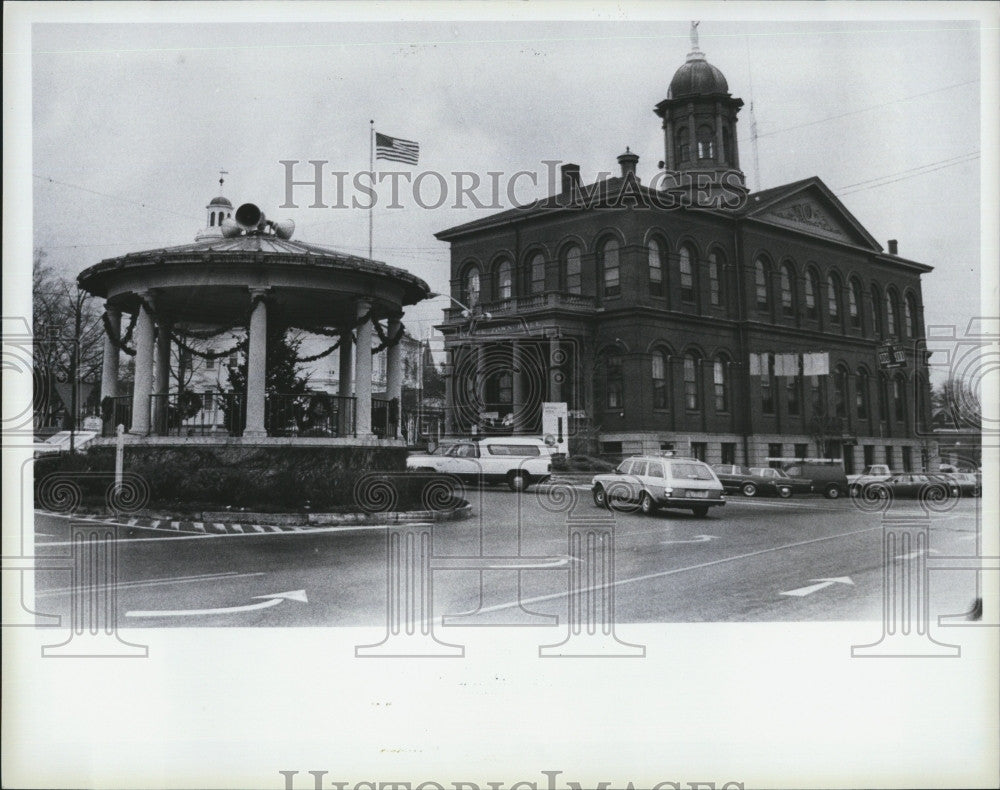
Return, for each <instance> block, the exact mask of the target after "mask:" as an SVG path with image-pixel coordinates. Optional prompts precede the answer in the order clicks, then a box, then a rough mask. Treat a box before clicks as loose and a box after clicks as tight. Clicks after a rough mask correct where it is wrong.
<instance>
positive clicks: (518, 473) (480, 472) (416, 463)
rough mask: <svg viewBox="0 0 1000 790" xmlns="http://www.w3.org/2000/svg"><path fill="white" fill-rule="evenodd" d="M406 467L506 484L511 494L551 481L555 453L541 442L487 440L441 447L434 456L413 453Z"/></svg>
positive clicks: (509, 438)
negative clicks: (553, 454)
mask: <svg viewBox="0 0 1000 790" xmlns="http://www.w3.org/2000/svg"><path fill="white" fill-rule="evenodd" d="M406 468H407V469H411V470H418V471H427V472H430V471H433V472H444V473H446V474H451V475H455V476H456V477H458V478H459V479H460V480H462V481H463V482H468V483H473V484H478V483H507V485H508V486H509V487H510V490H511V491H524V490H525V489H527V488H528V486H530V485H532V484H533V483H541V482H544V481H545V480H548V478H549V476H550V475H551V474H552V453H551V449H550V448H549V447H548V446H547V445H546V444H545V442H544V441H542V440H541V439H532V438H528V437H520V436H504V437H488V438H481V439H470V440H468V441H457V442H452V443H448V444H442V445H441V446H440V447H438V448H437V449H435V450H434V452H432V453H413V454H411V455H410V456H409V457H408V458H407V459H406Z"/></svg>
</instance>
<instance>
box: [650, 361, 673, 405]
mask: <svg viewBox="0 0 1000 790" xmlns="http://www.w3.org/2000/svg"><path fill="white" fill-rule="evenodd" d="M669 369H670V361H669V358H668V355H667V352H666V351H663V350H656V351H654V352H653V371H652V372H653V408H654V409H668V408H670V398H669V392H670V389H669V379H668V371H669Z"/></svg>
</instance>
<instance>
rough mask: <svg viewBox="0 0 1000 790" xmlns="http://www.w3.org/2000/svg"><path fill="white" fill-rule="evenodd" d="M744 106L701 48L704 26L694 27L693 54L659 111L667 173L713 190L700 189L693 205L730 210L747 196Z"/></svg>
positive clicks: (675, 75)
mask: <svg viewBox="0 0 1000 790" xmlns="http://www.w3.org/2000/svg"><path fill="white" fill-rule="evenodd" d="M742 106H743V100H742V99H737V98H734V97H733V96H731V95H730V93H729V83H728V82H726V78H725V76H724V75H723V73H722V72H721V71H719V69H717V68H716V67H715V66H713V65H712V64H711V63H709V62H708V61H707V60H706V59H705V53H704V52H702V51H701V48H700V47H699V46H698V23H697V22H692V23H691V51H690V52H688V55H687V60H686V61H685V62H684V64H683V65H682V66H681V67H680V68H679V69H677V71H676V72H675V73H674V77H673V79H672V80H671V81H670V87H669V88H668V90H667V98H666V99H664V100H663V101H661V102H660V103H659V104H657V105H656V108H655V109H654V112H655V113H656V114H657V115H658V116H659V117H660V118H662V119H663V135H664V138H663V139H664V151H665V156H664V159H663V167H664V168H665V169H666V171H667V173H668V174H670V175H673V176H674V177H675V180H676V182H677V184H678V186H683V185H688V184H693V183H695V182H699V183H701V184H702V185H704V184H707V183H710V184H711V185H712V186H711V187H709V188H707V189H706V188H702V189H699V190H698V196H697V199H693V201H692V204H693V205H699V206H702V207H712V208H717V207H719V206H720V205H730V202H731V201H732V200H733V198H734V195H735V194H736V193H739V192H742V193H743V194H744V195H745V194H746V177H745V176H744V175H743V172H742V171H741V170H740V154H739V146H738V144H737V135H736V116H737V114H738V113H739V111H740V108H741V107H742ZM696 174H697V175H696ZM727 196H728V199H727Z"/></svg>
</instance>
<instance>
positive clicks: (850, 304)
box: [847, 277, 861, 329]
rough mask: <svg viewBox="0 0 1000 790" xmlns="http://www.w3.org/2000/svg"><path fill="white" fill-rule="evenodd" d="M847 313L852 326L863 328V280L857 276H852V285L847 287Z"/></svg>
mask: <svg viewBox="0 0 1000 790" xmlns="http://www.w3.org/2000/svg"><path fill="white" fill-rule="evenodd" d="M847 313H848V317H849V318H850V320H851V326H853V327H854V328H855V329H860V328H861V281H860V280H858V278H857V277H852V278H851V284H850V287H849V288H848V289H847Z"/></svg>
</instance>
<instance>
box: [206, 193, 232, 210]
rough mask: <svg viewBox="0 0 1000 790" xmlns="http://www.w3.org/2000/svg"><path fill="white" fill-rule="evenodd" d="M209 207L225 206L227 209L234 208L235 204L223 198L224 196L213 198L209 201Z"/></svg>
mask: <svg viewBox="0 0 1000 790" xmlns="http://www.w3.org/2000/svg"><path fill="white" fill-rule="evenodd" d="M208 205H209V206H225V207H226V208H232V207H233V204H232V203H230V202H229V199H228V198H224V197H222V195H219V196H218V197H214V198H212V199H211V200H210V201H209V203H208Z"/></svg>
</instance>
